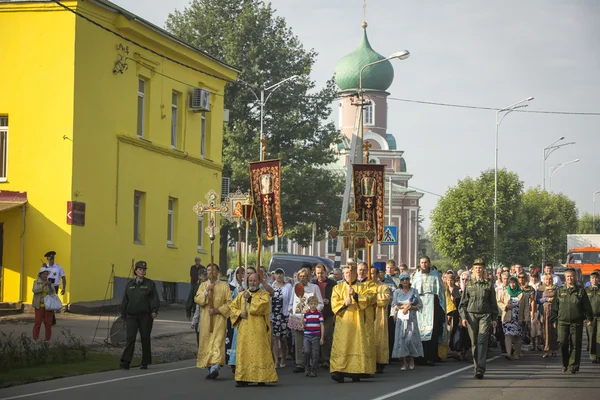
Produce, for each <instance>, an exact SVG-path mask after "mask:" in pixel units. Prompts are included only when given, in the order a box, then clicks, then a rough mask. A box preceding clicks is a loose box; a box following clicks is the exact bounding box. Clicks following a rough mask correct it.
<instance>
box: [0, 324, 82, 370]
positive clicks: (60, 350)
mask: <svg viewBox="0 0 600 400" xmlns="http://www.w3.org/2000/svg"><path fill="white" fill-rule="evenodd" d="M87 351H88V349H87V347H86V346H85V342H84V341H83V339H82V338H80V337H77V336H75V335H73V334H72V333H71V331H70V330H68V329H63V330H62V332H61V337H60V338H59V339H58V340H55V341H52V342H46V341H44V340H38V341H35V340H33V339H32V338H31V337H30V336H29V334H28V333H22V334H21V335H19V336H15V335H14V332H11V333H8V334H7V333H5V332H0V371H6V370H9V369H12V368H23V367H32V366H36V365H44V364H66V363H71V362H75V361H83V360H85V359H86V357H87Z"/></svg>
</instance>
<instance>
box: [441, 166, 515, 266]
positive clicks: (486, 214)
mask: <svg viewBox="0 0 600 400" xmlns="http://www.w3.org/2000/svg"><path fill="white" fill-rule="evenodd" d="M522 189H523V183H522V182H521V181H519V177H518V176H517V174H515V173H514V172H507V171H506V170H505V169H502V170H499V171H498V235H499V237H500V236H501V235H503V234H504V232H505V231H507V230H508V227H510V226H511V225H512V224H513V222H514V221H515V220H516V218H517V214H516V211H517V210H518V208H519V203H520V193H521V191H522ZM431 234H432V239H433V242H434V245H435V248H436V250H437V251H438V252H440V253H441V254H443V255H445V256H446V257H448V258H450V259H451V260H453V261H454V262H456V263H459V264H461V265H470V263H472V262H473V260H474V259H476V258H479V257H484V258H486V259H487V260H492V259H493V248H494V245H493V243H494V240H493V239H494V171H493V170H487V171H484V172H483V173H482V174H481V176H480V177H479V178H477V179H473V178H466V179H464V180H462V181H459V182H458V184H457V185H456V186H455V187H452V188H450V189H449V190H448V192H447V193H446V195H445V196H444V197H442V198H441V199H440V200H439V201H438V204H437V206H436V207H435V208H434V209H433V211H432V212H431ZM498 253H499V254H501V252H500V251H499V252H498Z"/></svg>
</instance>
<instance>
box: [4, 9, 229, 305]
mask: <svg viewBox="0 0 600 400" xmlns="http://www.w3.org/2000/svg"><path fill="white" fill-rule="evenodd" d="M66 4H67V5H69V6H73V7H74V6H75V5H77V6H78V11H80V12H82V13H84V14H85V15H87V16H89V17H91V18H93V19H94V20H96V21H98V22H99V23H101V24H103V25H105V26H107V27H109V28H111V29H114V30H117V31H119V32H120V33H121V34H123V35H125V36H127V37H129V38H132V39H135V40H136V41H138V42H140V43H142V44H143V45H145V46H147V47H150V48H152V49H154V50H156V51H158V52H160V53H163V54H167V55H168V56H169V57H172V58H175V59H177V60H179V61H181V62H184V63H186V64H190V65H194V67H196V68H199V69H202V70H207V71H209V72H211V73H212V74H217V75H220V76H223V77H226V78H227V79H230V80H231V79H235V77H236V75H235V71H233V70H231V69H228V68H227V67H224V66H222V65H220V64H218V63H217V62H215V61H213V60H211V59H209V58H208V57H205V56H203V55H201V54H199V53H197V52H195V51H193V50H190V49H189V48H186V47H184V46H182V45H180V44H178V43H176V42H175V41H173V40H170V39H168V38H166V37H164V36H162V35H160V34H157V33H156V32H153V31H152V30H150V29H148V28H146V27H144V26H142V25H141V24H139V23H138V22H135V21H130V20H128V19H126V18H124V17H122V16H119V15H118V14H116V13H113V12H111V11H109V10H106V9H104V8H101V7H98V6H97V5H95V4H93V3H91V2H78V3H77V2H67V3H66ZM48 9H56V7H55V6H53V5H52V4H48V3H35V4H32V3H29V4H4V3H3V4H0V48H2V49H3V56H5V57H6V59H10V60H11V62H10V63H3V65H2V69H1V72H2V73H1V74H0V87H2V96H0V115H1V114H8V115H9V167H8V168H9V169H8V177H9V181H8V182H7V183H0V190H18V191H27V192H28V199H29V206H28V209H27V228H26V234H25V238H26V248H25V254H26V256H25V266H26V275H27V290H26V293H27V298H26V300H27V301H31V294H30V293H31V288H30V286H31V283H32V281H33V278H34V276H35V275H36V271H37V270H38V269H39V266H40V257H42V256H43V254H44V253H45V252H46V251H48V250H56V251H57V253H58V255H57V258H56V259H57V262H58V263H59V264H61V265H63V267H65V272H66V274H67V280H68V285H67V289H68V293H67V296H65V299H64V300H65V302H80V301H91V300H102V299H103V298H104V296H105V292H106V289H107V283H108V280H109V275H110V266H111V264H114V265H115V273H116V275H117V276H128V275H129V268H130V265H131V259H132V258H135V259H136V260H141V259H143V260H145V261H147V262H148V276H149V277H150V278H151V279H155V280H163V281H170V282H177V281H179V282H186V281H188V280H189V276H188V273H189V266H190V265H191V264H192V263H193V259H194V257H195V256H196V255H197V254H198V251H197V246H196V244H197V235H198V233H197V231H198V229H197V217H196V215H195V214H194V213H193V212H192V207H193V206H194V204H196V202H197V201H199V200H202V201H203V202H205V201H206V200H205V198H204V195H205V194H206V192H207V191H208V190H209V189H214V190H215V191H217V193H219V194H220V188H221V169H222V165H221V147H222V130H223V124H222V120H223V96H222V94H223V88H224V85H225V82H224V81H222V80H218V79H215V78H211V77H208V76H206V75H204V74H200V73H198V72H195V71H192V70H189V69H186V68H184V67H182V66H178V65H176V64H174V63H172V62H171V61H168V60H165V59H163V58H161V57H159V56H156V55H154V54H151V53H150V52H148V51H146V50H143V49H141V48H139V47H137V46H136V45H133V44H132V43H128V42H126V41H124V40H123V39H120V38H118V37H116V36H114V35H112V34H110V33H109V32H106V31H104V30H102V29H100V28H98V27H96V26H94V25H92V24H91V23H89V22H87V21H85V20H83V19H82V18H77V19H75V16H74V15H73V14H71V13H69V12H67V11H60V12H36V11H41V10H48ZM9 10H10V11H11V12H8V11H9ZM25 10H29V11H28V12H25ZM17 37H18V38H19V40H15V38H17ZM118 44H123V46H129V55H128V56H129V57H130V58H131V59H129V60H125V62H126V63H127V64H128V69H127V70H126V71H125V72H124V73H123V74H113V67H114V65H115V61H116V59H117V56H118V55H119V54H123V53H122V52H120V51H118V50H117V48H116V46H117V45H118ZM135 60H137V61H138V62H136V61H135ZM138 75H143V76H144V77H146V78H148V79H150V85H149V91H148V92H147V93H148V101H149V104H148V106H147V110H148V112H147V118H146V123H147V137H148V138H149V139H150V141H148V140H143V139H140V138H138V137H137V135H136V132H137V84H138ZM165 75H166V76H169V77H172V78H175V79H176V80H177V81H181V82H185V83H180V82H176V81H175V80H173V79H169V78H167V77H165ZM186 83H187V84H189V86H188V85H186ZM191 86H195V87H200V88H205V89H208V90H210V91H211V92H213V94H212V95H211V112H210V113H207V125H208V129H209V132H208V141H207V142H208V145H209V148H208V151H207V158H208V159H205V158H203V157H201V156H200V114H199V113H192V112H189V111H187V103H188V98H187V97H188V94H189V93H190V92H191ZM173 90H176V91H178V92H180V93H182V94H183V96H182V98H181V101H180V106H181V107H180V114H179V115H180V118H179V122H180V127H181V128H180V138H181V139H182V140H184V141H185V145H183V144H182V145H181V146H178V147H179V149H178V150H174V149H172V148H171V146H170V126H171V93H172V91H173ZM215 92H216V94H215ZM163 104H164V108H161V105H163ZM63 136H66V139H63ZM134 190H139V191H143V192H146V202H145V235H144V243H143V244H135V243H134V242H133V194H134ZM169 196H171V197H175V198H177V199H178V205H177V211H176V233H177V234H176V240H175V245H176V248H172V247H168V246H167V239H166V236H167V202H168V198H169ZM69 200H74V201H81V202H85V203H86V221H85V226H83V227H80V226H69V225H66V202H67V201H69ZM19 218H20V214H19V210H18V209H17V210H11V211H5V212H3V213H0V222H2V221H6V224H5V230H4V244H5V249H4V260H3V261H4V267H5V283H4V288H5V289H4V297H3V300H4V301H16V300H18V299H16V296H17V295H18V281H19V276H18V271H19V269H18V267H19V247H18V235H20V229H19V230H18V231H17V230H16V227H18V228H20V219H19ZM9 229H10V232H9ZM204 243H205V244H204V249H205V251H206V252H207V253H208V251H209V241H208V237H207V236H206V235H205V237H204ZM215 251H217V252H218V237H217V241H216V246H215ZM201 256H202V257H203V262H204V263H206V262H207V261H208V259H209V255H208V254H206V255H202V254H201Z"/></svg>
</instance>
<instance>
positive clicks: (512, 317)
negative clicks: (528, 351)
mask: <svg viewBox="0 0 600 400" xmlns="http://www.w3.org/2000/svg"><path fill="white" fill-rule="evenodd" d="M522 298H523V291H522V290H521V288H520V287H519V283H518V281H517V277H515V276H511V277H510V278H509V280H508V286H507V287H506V289H504V290H501V291H499V297H498V298H497V302H498V308H499V309H500V310H502V330H503V331H504V342H505V345H506V359H507V360H518V359H519V354H520V352H521V324H520V323H519V303H520V302H521V299H522Z"/></svg>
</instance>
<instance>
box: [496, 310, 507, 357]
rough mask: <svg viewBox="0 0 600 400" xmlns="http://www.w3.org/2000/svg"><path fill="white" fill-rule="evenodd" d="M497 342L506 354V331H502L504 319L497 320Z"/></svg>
mask: <svg viewBox="0 0 600 400" xmlns="http://www.w3.org/2000/svg"><path fill="white" fill-rule="evenodd" d="M496 340H498V343H500V349H501V350H502V353H506V344H505V343H504V330H503V329H502V317H501V316H499V317H498V318H497V319H496Z"/></svg>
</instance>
